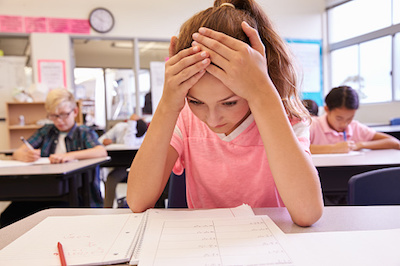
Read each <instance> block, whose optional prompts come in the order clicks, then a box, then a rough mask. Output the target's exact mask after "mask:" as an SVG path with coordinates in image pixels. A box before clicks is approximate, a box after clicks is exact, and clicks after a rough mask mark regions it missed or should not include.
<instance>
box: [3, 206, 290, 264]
mask: <svg viewBox="0 0 400 266" xmlns="http://www.w3.org/2000/svg"><path fill="white" fill-rule="evenodd" d="M239 229H240V230H239ZM58 242H60V243H62V245H63V248H64V253H65V257H66V261H67V264H68V265H107V264H115V263H127V262H130V264H133V265H136V264H139V265H150V264H151V265H169V264H171V263H173V264H175V265H177V264H180V265H184V264H187V263H189V262H190V263H189V264H190V265H195V264H199V263H200V264H202V265H204V263H209V265H213V263H216V262H217V263H218V262H221V261H225V263H224V265H231V264H232V263H234V262H235V263H236V264H244V263H245V262H246V264H247V263H248V262H249V259H250V258H249V256H248V254H249V253H252V254H253V256H251V260H253V263H254V264H265V263H269V264H272V265H273V264H281V265H282V264H283V265H293V262H292V260H291V258H290V256H289V253H290V252H288V251H287V250H285V247H286V244H285V243H286V242H285V235H284V234H283V232H282V231H281V230H280V229H279V228H278V227H277V226H276V225H275V224H274V222H272V220H271V219H269V217H268V216H255V215H254V213H253V211H252V209H251V208H250V207H249V206H247V205H242V206H239V207H237V208H230V209H212V210H195V211H184V210H179V211H167V210H164V209H150V210H148V211H146V212H144V213H132V214H114V215H102V216H101V217H99V216H96V215H87V216H72V217H61V216H53V217H47V218H46V219H45V220H43V221H42V222H41V223H39V224H38V225H37V226H35V227H34V228H33V229H31V230H30V231H28V232H27V233H26V234H24V235H23V236H21V237H20V238H18V239H17V240H15V241H14V242H13V243H11V244H10V245H8V246H7V247H5V248H4V249H3V250H1V251H0V264H1V265H3V264H4V265H41V266H44V265H59V257H58V256H59V255H58V252H57V243H58ZM21 250H23V252H21ZM176 263H177V264H176ZM189 264H187V265H189ZM215 265H217V264H215Z"/></svg>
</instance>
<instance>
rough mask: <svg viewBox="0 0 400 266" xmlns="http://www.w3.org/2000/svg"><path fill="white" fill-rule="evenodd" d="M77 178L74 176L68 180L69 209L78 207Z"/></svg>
mask: <svg viewBox="0 0 400 266" xmlns="http://www.w3.org/2000/svg"><path fill="white" fill-rule="evenodd" d="M78 176H79V175H76V174H75V175H74V176H73V177H71V178H70V179H69V205H70V207H78V206H79V198H78Z"/></svg>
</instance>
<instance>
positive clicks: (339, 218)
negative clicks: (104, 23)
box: [0, 206, 400, 249]
mask: <svg viewBox="0 0 400 266" xmlns="http://www.w3.org/2000/svg"><path fill="white" fill-rule="evenodd" d="M170 210H171V211H173V209H170ZM121 213H130V210H129V209H84V208H79V209H76V208H73V209H69V208H68V209H48V210H43V211H40V212H37V213H35V214H33V215H31V216H29V217H27V218H24V219H22V220H20V221H18V222H15V223H13V224H11V225H9V226H6V227H4V228H2V229H0V249H2V248H4V247H5V246H7V245H8V244H10V243H11V242H12V241H14V240H15V239H17V238H18V237H20V236H21V235H23V234H24V233H25V232H27V231H29V230H30V229H31V228H33V227H34V226H35V225H37V224H38V223H40V222H41V221H42V220H44V219H45V218H46V217H48V216H71V215H101V214H121ZM254 213H255V214H256V215H263V214H267V215H269V217H271V219H272V220H273V221H274V222H275V223H276V224H277V225H278V226H279V227H280V228H281V230H282V231H283V232H285V233H308V232H331V231H355V230H380V229H395V228H400V206H332V207H325V208H324V214H323V216H322V217H321V219H320V220H319V221H318V222H317V223H315V224H314V225H313V226H311V227H300V226H297V225H295V224H293V222H292V220H291V218H290V215H289V213H288V212H287V210H286V208H257V209H254Z"/></svg>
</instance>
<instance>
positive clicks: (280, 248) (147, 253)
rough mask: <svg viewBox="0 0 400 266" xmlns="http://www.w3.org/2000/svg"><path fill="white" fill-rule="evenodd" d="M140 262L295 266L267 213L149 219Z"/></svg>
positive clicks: (282, 237)
mask: <svg viewBox="0 0 400 266" xmlns="http://www.w3.org/2000/svg"><path fill="white" fill-rule="evenodd" d="M142 265H154V266H157V265H160V266H161V265H163V266H165V265H191V266H192V265H202V266H206V265H207V266H217V265H294V263H293V261H292V258H291V257H290V255H289V249H288V248H287V244H286V238H285V235H284V233H283V232H282V231H281V230H280V229H279V228H278V227H277V226H276V225H275V224H274V223H273V221H272V220H271V219H270V218H269V217H268V216H254V217H248V218H236V219H199V220H197V219H196V220H184V221H182V220H176V221H171V220H169V221H166V220H162V219H160V220H156V219H154V220H151V221H149V224H148V231H147V232H146V235H145V237H144V240H143V247H142V253H141V255H140V261H139V266H142Z"/></svg>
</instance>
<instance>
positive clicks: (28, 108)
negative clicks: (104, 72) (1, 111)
mask: <svg viewBox="0 0 400 266" xmlns="http://www.w3.org/2000/svg"><path fill="white" fill-rule="evenodd" d="M77 104H78V107H79V112H78V116H77V117H76V122H77V123H78V124H82V121H83V118H82V112H81V102H80V101H78V102H77ZM21 115H23V116H24V120H25V123H24V124H23V125H21V124H20V116H21ZM46 115H47V113H46V110H45V108H44V102H32V103H19V102H7V103H6V120H7V131H8V143H9V148H10V149H16V148H18V147H19V146H21V140H20V137H21V136H23V137H24V138H26V139H27V138H29V137H30V136H31V135H32V134H33V133H34V132H35V131H36V130H37V129H39V128H41V127H42V126H43V125H38V124H37V122H38V121H39V120H41V119H45V118H46Z"/></svg>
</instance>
